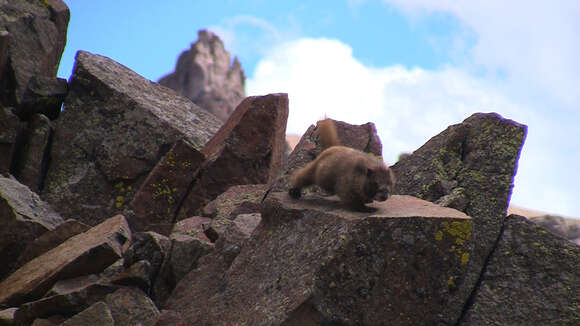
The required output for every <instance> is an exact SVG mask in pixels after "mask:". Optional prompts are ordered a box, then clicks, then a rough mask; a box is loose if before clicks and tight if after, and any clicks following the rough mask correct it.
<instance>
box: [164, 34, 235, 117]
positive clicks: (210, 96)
mask: <svg viewBox="0 0 580 326" xmlns="http://www.w3.org/2000/svg"><path fill="white" fill-rule="evenodd" d="M197 35H198V41H197V42H196V43H193V44H191V49H189V50H188V51H184V52H183V53H181V55H180V56H179V59H178V60H177V64H176V66H175V71H174V72H172V73H170V74H168V75H166V76H164V77H162V78H161V79H160V80H159V83H160V84H161V85H164V86H167V87H169V88H172V89H174V90H176V91H177V92H178V93H179V94H181V95H183V96H185V97H187V98H189V99H191V100H192V101H193V102H194V103H195V104H197V105H199V106H201V107H202V108H204V109H206V110H208V111H209V112H211V113H213V114H214V115H215V116H216V117H218V118H219V119H220V120H222V121H224V122H225V121H226V120H227V119H228V117H229V116H230V115H231V114H232V112H233V111H234V109H235V108H236V107H237V106H238V104H239V103H240V102H241V101H242V99H243V98H244V94H245V92H244V83H245V79H246V77H245V76H244V71H243V70H242V65H241V64H240V62H239V61H238V59H237V58H234V61H233V63H232V61H231V58H230V53H229V52H227V51H226V50H225V48H224V44H223V43H222V41H221V40H220V39H219V37H218V36H217V35H215V34H214V33H212V32H209V31H207V30H200V31H199V32H198V34H197ZM230 63H231V64H230Z"/></svg>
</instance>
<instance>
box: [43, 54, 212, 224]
mask: <svg viewBox="0 0 580 326" xmlns="http://www.w3.org/2000/svg"><path fill="white" fill-rule="evenodd" d="M220 125H221V122H220V121H219V120H218V119H217V118H216V117H214V116H212V115H211V114H210V113H208V112H207V111H205V110H203V109H201V108H200V107H198V106H197V105H195V104H193V103H192V102H191V101H190V100H189V99H187V98H185V97H182V96H180V95H178V94H177V93H175V91H173V90H171V89H169V88H166V87H164V86H161V85H159V84H156V83H153V82H151V81H149V80H147V79H145V78H143V77H141V76H139V75H138V74H136V73H135V72H133V71H131V70H130V69H128V68H127V67H125V66H123V65H121V64H119V63H117V62H115V61H113V60H111V59H109V58H107V57H104V56H100V55H96V54H92V53H89V52H84V51H79V52H78V53H77V56H76V61H75V68H74V71H73V75H72V77H71V79H70V88H69V93H68V95H67V97H66V100H65V104H64V112H63V113H62V114H61V116H60V117H59V119H58V120H57V123H56V125H55V136H54V143H53V146H52V150H51V156H52V161H51V165H50V168H49V171H48V175H47V177H46V182H45V187H44V189H43V193H42V196H43V198H45V199H46V200H47V201H48V202H50V203H51V204H52V205H53V207H54V208H55V209H56V210H57V211H58V212H60V213H61V214H62V215H63V216H65V217H66V218H77V219H79V220H80V221H82V222H84V223H86V224H89V225H96V224H98V223H100V222H102V221H103V219H104V218H105V217H106V216H113V215H115V214H117V213H119V212H122V211H123V210H124V209H125V208H127V206H128V204H129V203H130V202H131V200H132V199H133V196H134V195H135V193H136V192H137V190H138V189H139V188H140V187H141V184H142V183H143V181H144V180H145V178H146V177H147V175H148V174H149V172H151V170H152V169H153V168H154V167H155V165H156V164H157V162H159V160H160V159H161V158H162V157H163V156H164V155H165V154H166V153H167V152H168V151H169V150H170V149H171V147H172V146H173V145H174V144H175V142H176V141H178V140H180V139H185V140H186V141H188V142H189V143H190V144H192V146H193V147H194V148H198V149H199V148H201V147H203V146H204V144H205V143H206V142H207V141H208V140H209V139H210V138H211V137H212V136H213V135H214V134H215V132H217V130H218V129H219V127H220Z"/></svg>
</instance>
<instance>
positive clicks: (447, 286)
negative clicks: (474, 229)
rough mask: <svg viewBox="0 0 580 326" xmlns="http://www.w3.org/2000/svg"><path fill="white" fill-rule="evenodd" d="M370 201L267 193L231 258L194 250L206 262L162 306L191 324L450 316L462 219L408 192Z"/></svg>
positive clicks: (462, 247) (467, 231) (467, 229)
mask: <svg viewBox="0 0 580 326" xmlns="http://www.w3.org/2000/svg"><path fill="white" fill-rule="evenodd" d="M372 206H373V207H375V208H376V209H377V210H376V212H374V213H372V214H369V213H361V212H352V211H345V210H343V209H341V208H340V207H341V206H340V203H339V201H338V199H337V198H336V197H331V198H321V197H319V196H313V195H306V196H304V197H303V198H302V199H300V200H293V199H290V198H289V196H288V195H287V194H286V193H270V194H269V196H268V198H267V199H266V201H265V202H264V208H263V210H262V215H263V220H262V223H261V224H260V225H259V226H258V228H257V229H256V230H255V231H254V233H253V235H252V236H251V237H250V238H249V239H248V240H246V242H245V245H243V247H242V250H241V253H239V255H237V257H235V259H234V260H233V263H232V264H231V265H229V266H228V265H227V264H224V261H225V260H223V259H222V261H220V260H218V259H217V258H218V257H216V256H214V257H212V258H214V260H212V261H208V260H207V259H209V258H210V256H211V255H209V256H206V257H204V258H205V259H204V263H207V265H201V264H200V268H199V269H197V270H195V271H193V272H191V273H190V274H188V275H187V276H186V277H185V278H184V279H183V280H182V281H181V282H180V283H179V284H178V286H177V288H176V290H175V291H174V292H173V296H172V297H171V298H170V299H169V300H168V303H167V305H166V308H167V309H171V310H175V311H177V312H179V313H180V314H181V315H182V316H183V318H184V319H185V321H186V323H188V324H196V323H197V324H201V325H236V324H244V323H246V324H255V325H265V324H268V325H272V324H274V325H276V324H281V323H286V324H287V325H298V324H299V323H298V322H299V321H300V322H301V321H304V320H305V318H307V317H308V320H311V321H312V320H314V321H317V322H316V323H315V324H360V325H379V324H382V323H385V324H398V325H403V324H404V325H417V324H429V325H431V324H450V323H452V321H455V320H456V318H458V316H459V314H460V313H461V310H462V304H463V301H462V300H463V299H464V298H462V297H459V296H458V295H457V292H456V290H457V288H458V287H460V286H461V285H462V282H463V279H464V273H465V271H466V269H467V263H468V262H469V257H470V252H471V249H472V246H473V244H472V239H471V237H470V235H471V220H470V219H469V218H468V217H467V216H466V215H465V214H463V213H461V212H459V211H456V210H453V209H449V208H443V207H440V206H437V205H434V204H432V203H429V202H426V201H423V200H420V199H417V198H413V197H409V196H393V197H392V198H390V199H389V200H387V201H386V202H380V203H374V204H372ZM216 252H219V251H216ZM212 255H213V254H212ZM425 266H429V268H426V267H425ZM212 268H213V269H212ZM207 272H212V273H211V275H212V276H211V277H212V278H213V279H211V280H210V279H208V278H209V277H208V276H206V274H205V273H207ZM393 298H397V299H396V300H393ZM294 318H296V319H294Z"/></svg>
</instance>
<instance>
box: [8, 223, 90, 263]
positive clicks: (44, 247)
mask: <svg viewBox="0 0 580 326" xmlns="http://www.w3.org/2000/svg"><path fill="white" fill-rule="evenodd" d="M89 229H90V227H89V226H88V225H86V224H83V223H80V222H78V221H77V220H73V219H69V220H66V221H64V222H63V223H61V224H59V225H58V226H56V227H55V228H54V230H49V231H47V232H45V233H43V234H42V235H41V236H39V237H38V238H36V239H35V240H34V241H33V242H31V243H29V244H28V245H26V247H25V248H24V250H23V251H22V253H21V254H20V256H19V257H18V264H17V266H19V267H20V266H22V265H24V264H26V263H27V262H29V261H31V260H32V259H34V258H36V257H38V256H40V255H42V254H44V253H46V252H47V251H49V250H51V249H53V248H56V247H58V246H59V245H60V244H61V243H63V242H65V241H66V240H68V239H70V238H72V237H73V236H75V235H77V234H80V233H83V232H86V231H88V230H89Z"/></svg>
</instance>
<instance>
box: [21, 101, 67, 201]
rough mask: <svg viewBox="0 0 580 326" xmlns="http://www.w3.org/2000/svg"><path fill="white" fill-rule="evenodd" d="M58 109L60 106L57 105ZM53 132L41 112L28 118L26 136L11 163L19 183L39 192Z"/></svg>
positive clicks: (46, 167) (46, 165) (49, 123)
mask: <svg viewBox="0 0 580 326" xmlns="http://www.w3.org/2000/svg"><path fill="white" fill-rule="evenodd" d="M59 110H60V107H59ZM52 134H53V127H52V123H51V122H50V120H49V119H48V118H47V117H46V116H45V115H42V114H35V115H33V116H32V117H31V118H30V122H29V123H28V129H27V131H26V138H25V139H23V144H22V145H21V147H20V150H19V151H18V153H17V157H16V159H15V160H14V163H13V164H12V165H13V166H12V173H13V174H14V176H15V177H16V179H18V180H19V181H20V182H21V183H23V184H25V185H26V186H28V188H30V189H31V190H32V191H34V192H36V193H39V192H40V190H41V189H42V186H43V182H44V176H45V175H46V170H47V169H48V153H49V152H50V148H49V144H50V140H51V138H52Z"/></svg>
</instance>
